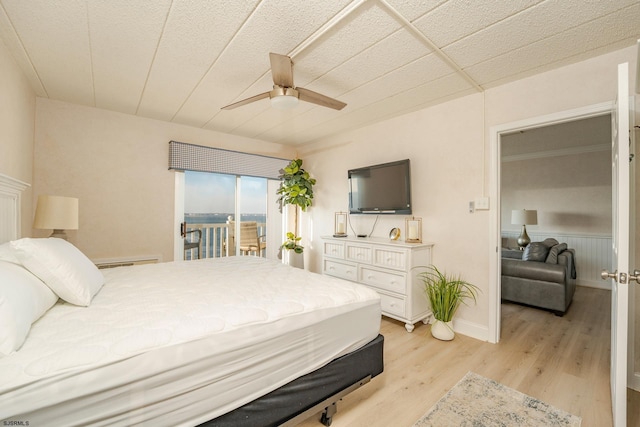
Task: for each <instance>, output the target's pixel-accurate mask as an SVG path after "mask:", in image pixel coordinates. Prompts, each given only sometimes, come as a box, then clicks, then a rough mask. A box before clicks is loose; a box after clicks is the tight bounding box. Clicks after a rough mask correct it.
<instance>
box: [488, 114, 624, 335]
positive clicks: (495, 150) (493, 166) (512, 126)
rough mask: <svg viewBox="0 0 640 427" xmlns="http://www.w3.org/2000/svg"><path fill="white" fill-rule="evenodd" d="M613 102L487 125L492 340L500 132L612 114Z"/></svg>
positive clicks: (496, 325) (497, 295)
mask: <svg viewBox="0 0 640 427" xmlns="http://www.w3.org/2000/svg"><path fill="white" fill-rule="evenodd" d="M613 107H614V103H613V102H603V103H600V104H594V105H590V106H586V107H580V108H576V109H572V110H566V111H560V112H556V113H552V114H547V115H543V116H538V117H532V118H528V119H524V120H518V121H514V122H509V123H504V124H501V125H496V126H491V127H490V128H489V138H490V140H489V156H490V176H489V178H490V179H489V181H490V182H489V187H490V194H489V197H490V200H495V203H494V206H495V209H491V210H490V211H489V216H490V218H489V254H490V255H489V262H490V268H489V331H488V332H489V333H488V340H489V342H491V343H498V342H499V341H500V322H501V319H500V317H501V315H502V310H501V309H500V301H501V289H500V269H501V257H500V254H501V252H500V247H501V243H500V242H501V235H500V231H501V216H500V211H501V204H502V199H501V195H500V182H501V181H500V180H501V162H500V158H501V152H500V142H501V135H502V134H506V133H513V132H518V131H521V130H530V129H535V128H540V127H545V126H551V125H555V124H560V123H566V122H572V121H576V120H580V119H587V118H590V117H597V116H603V115H606V114H611V110H612V108H613Z"/></svg>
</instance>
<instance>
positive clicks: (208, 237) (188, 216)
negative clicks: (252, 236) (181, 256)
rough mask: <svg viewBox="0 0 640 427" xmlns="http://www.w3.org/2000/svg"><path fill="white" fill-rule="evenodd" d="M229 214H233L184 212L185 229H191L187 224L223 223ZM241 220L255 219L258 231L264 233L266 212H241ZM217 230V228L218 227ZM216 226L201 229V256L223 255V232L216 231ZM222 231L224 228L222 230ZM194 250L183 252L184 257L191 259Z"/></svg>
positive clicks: (215, 256) (193, 255)
mask: <svg viewBox="0 0 640 427" xmlns="http://www.w3.org/2000/svg"><path fill="white" fill-rule="evenodd" d="M229 216H233V214H231V213H185V215H184V221H185V222H186V223H187V229H189V230H190V229H192V227H189V224H225V223H226V222H227V219H228V218H229ZM240 218H241V220H242V221H255V222H257V223H258V227H260V226H262V228H261V229H259V232H260V233H263V234H266V231H267V230H266V226H265V223H266V221H267V215H266V214H255V213H253V214H241V215H240ZM218 230H219V229H218ZM215 231H216V227H215V226H211V227H205V228H203V230H202V244H201V247H202V254H201V257H202V258H204V257H207V258H217V257H220V256H223V247H224V239H225V234H224V232H223V233H216V232H215ZM222 231H224V230H222ZM195 256H196V254H195V251H194V250H191V251H188V252H187V253H185V259H192V257H195Z"/></svg>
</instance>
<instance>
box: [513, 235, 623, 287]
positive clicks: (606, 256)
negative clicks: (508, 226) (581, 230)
mask: <svg viewBox="0 0 640 427" xmlns="http://www.w3.org/2000/svg"><path fill="white" fill-rule="evenodd" d="M527 234H529V237H530V238H531V241H532V242H540V241H542V240H544V239H546V238H549V237H552V238H554V239H556V240H557V241H558V242H560V243H566V244H567V246H568V247H569V248H572V249H575V251H576V276H577V278H576V283H577V284H578V285H580V286H589V287H592V288H600V289H611V284H610V283H609V281H608V280H607V281H605V280H602V279H601V278H600V272H601V271H602V270H603V269H605V268H606V269H607V270H609V271H613V270H615V268H613V269H612V267H611V266H612V259H613V251H612V249H611V243H612V241H611V236H589V235H576V234H558V233H550V234H545V233H535V232H534V233H532V232H531V231H529V230H527ZM519 235H520V232H519V231H517V232H516V231H514V232H511V231H503V232H502V237H503V238H504V237H506V238H508V239H509V242H513V243H511V245H510V246H517V245H516V244H515V241H516V239H517V238H518V236H519Z"/></svg>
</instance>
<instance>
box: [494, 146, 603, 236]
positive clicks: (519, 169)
mask: <svg viewBox="0 0 640 427" xmlns="http://www.w3.org/2000/svg"><path fill="white" fill-rule="evenodd" d="M501 167H502V170H501V183H502V185H501V194H500V196H501V198H502V204H501V207H502V209H501V219H502V230H503V231H518V232H519V231H520V229H521V228H522V226H521V225H514V224H511V211H512V210H514V209H535V210H537V211H538V224H537V225H532V226H527V230H528V231H529V234H531V233H532V232H543V233H554V232H556V233H562V234H577V235H590V236H593V235H598V236H611V152H610V151H597V152H592V153H582V154H576V155H570V156H558V157H550V158H543V159H529V160H519V161H512V162H504V163H502V166H501Z"/></svg>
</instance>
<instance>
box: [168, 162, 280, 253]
mask: <svg viewBox="0 0 640 427" xmlns="http://www.w3.org/2000/svg"><path fill="white" fill-rule="evenodd" d="M269 181H270V180H267V179H266V178H256V177H249V176H236V175H228V174H219V173H208V172H191V171H186V172H184V221H183V224H182V226H181V233H182V235H183V238H184V244H185V245H184V247H185V250H184V259H185V260H191V259H196V258H217V257H225V256H235V255H251V256H262V257H270V258H271V257H272V255H268V254H273V251H271V250H268V249H270V248H269V245H270V244H271V245H273V244H275V243H274V242H277V241H278V239H279V234H280V233H281V231H280V230H281V228H279V227H277V224H279V223H281V219H280V214H279V212H278V210H277V209H273V207H271V208H270V207H269V206H268V204H269V201H272V202H273V203H271V204H272V205H275V196H276V195H275V190H273V189H274V188H277V186H275V187H274V185H273V183H269ZM270 192H272V193H273V194H272V195H270ZM177 199H178V198H177ZM273 216H276V217H278V218H269V219H270V221H269V224H276V226H275V227H274V226H271V225H270V226H269V227H267V222H268V219H267V218H268V217H273ZM237 218H239V219H240V221H239V222H237V221H236V219H237ZM274 219H275V221H274ZM271 228H275V229H274V230H271ZM272 231H273V233H272ZM276 233H277V234H276ZM271 234H273V236H272V235H271ZM236 236H237V237H236ZM276 236H278V238H276Z"/></svg>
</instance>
